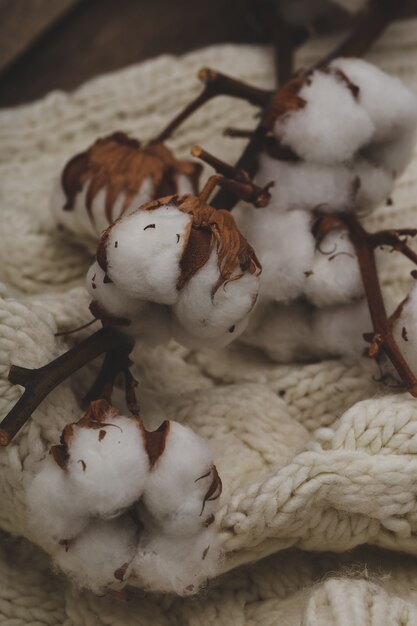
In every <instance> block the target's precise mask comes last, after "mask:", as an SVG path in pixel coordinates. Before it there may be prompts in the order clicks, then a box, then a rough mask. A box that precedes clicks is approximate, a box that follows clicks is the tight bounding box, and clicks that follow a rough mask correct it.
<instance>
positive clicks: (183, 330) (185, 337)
mask: <svg viewBox="0 0 417 626" xmlns="http://www.w3.org/2000/svg"><path fill="white" fill-rule="evenodd" d="M219 278H220V273H219V267H218V254H217V251H216V250H213V252H212V253H211V255H210V258H209V260H208V261H207V262H206V263H205V265H203V267H202V268H200V269H199V270H198V271H197V272H196V273H195V274H194V276H193V277H192V278H191V279H190V280H189V281H188V282H187V284H186V285H185V286H184V287H183V289H182V290H181V291H180V294H179V296H178V301H177V303H176V304H175V305H174V306H173V307H172V312H173V316H174V322H173V335H174V338H176V339H177V340H179V341H180V342H181V343H183V344H185V345H187V346H190V347H199V346H202V345H208V346H209V347H210V346H211V347H217V348H218V347H223V346H225V345H227V344H228V343H230V342H231V341H233V339H235V338H236V336H238V334H239V332H243V330H244V328H245V325H246V322H247V317H248V315H249V313H250V311H251V310H252V309H253V307H254V305H255V302H256V298H257V295H258V290H259V276H258V275H257V274H250V273H249V272H246V273H244V274H242V272H241V270H240V269H239V270H237V271H236V272H235V275H232V277H231V279H230V280H228V281H226V282H224V283H223V284H222V285H220V286H219V287H218V288H217V289H216V285H217V283H218V281H219Z"/></svg>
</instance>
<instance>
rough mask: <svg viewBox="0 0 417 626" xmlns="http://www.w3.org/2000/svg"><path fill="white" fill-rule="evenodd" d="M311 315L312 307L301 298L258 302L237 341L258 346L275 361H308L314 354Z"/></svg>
mask: <svg viewBox="0 0 417 626" xmlns="http://www.w3.org/2000/svg"><path fill="white" fill-rule="evenodd" d="M311 315H312V313H311V307H310V306H308V305H306V304H305V303H304V302H300V301H295V302H294V303H291V304H277V303H270V304H267V305H264V306H259V307H258V309H257V310H256V311H255V312H254V315H253V316H252V317H251V319H250V322H249V326H248V328H247V330H246V331H245V332H244V333H243V335H242V336H241V337H240V341H242V343H245V344H247V345H250V346H254V347H256V348H260V349H261V350H263V352H265V353H266V354H267V355H268V356H269V357H270V358H271V359H272V360H273V361H276V362H277V363H289V362H291V361H301V362H302V361H310V360H311V359H313V358H315V356H316V349H315V346H314V345H313V342H312V341H311Z"/></svg>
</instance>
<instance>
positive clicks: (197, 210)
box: [142, 194, 262, 295]
mask: <svg viewBox="0 0 417 626" xmlns="http://www.w3.org/2000/svg"><path fill="white" fill-rule="evenodd" d="M162 204H173V205H174V206H176V207H177V208H178V209H179V210H180V211H182V212H183V213H187V214H188V215H191V217H192V222H191V223H190V225H189V229H188V233H187V238H186V243H185V246H184V251H183V254H182V257H181V260H180V270H181V273H180V277H179V279H178V282H177V289H178V290H180V289H182V288H183V287H184V286H185V285H186V284H187V283H188V281H189V280H190V279H191V278H192V277H193V276H194V275H195V274H196V272H197V271H198V270H199V269H200V268H201V267H203V266H204V265H205V264H206V263H207V261H208V260H209V257H210V254H211V252H212V250H213V249H214V248H215V249H216V252H217V257H218V268H219V274H220V276H219V280H218V282H217V283H216V285H215V286H214V288H213V295H214V293H215V292H216V291H217V290H218V289H219V287H220V286H221V285H224V284H225V283H226V282H227V281H229V280H236V279H238V278H240V277H241V276H242V275H243V274H244V273H245V272H249V273H250V274H256V275H258V274H260V272H261V269H262V268H261V264H260V262H259V260H258V259H257V257H256V254H255V251H254V249H253V248H252V246H251V245H250V244H249V243H248V241H247V240H246V239H245V237H243V235H242V234H241V232H240V231H239V229H238V227H237V225H236V222H235V220H234V218H233V216H232V215H231V214H230V213H229V212H228V211H222V210H221V209H220V210H219V209H214V208H213V207H211V206H210V205H209V204H207V203H206V202H203V201H202V200H201V199H200V198H199V197H198V196H193V195H191V194H189V195H185V196H168V197H166V198H161V199H160V200H157V201H154V202H149V203H148V204H145V205H143V207H142V210H146V211H152V210H154V209H156V208H158V207H160V206H161V205H162ZM237 269H240V270H241V273H240V274H238V275H234V274H235V272H236V270H237Z"/></svg>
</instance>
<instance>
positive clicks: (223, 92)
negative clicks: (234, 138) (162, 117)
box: [152, 67, 273, 142]
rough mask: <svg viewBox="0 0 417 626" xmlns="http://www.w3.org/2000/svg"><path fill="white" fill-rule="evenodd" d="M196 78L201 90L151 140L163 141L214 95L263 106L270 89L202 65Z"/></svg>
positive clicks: (270, 93)
mask: <svg viewBox="0 0 417 626" xmlns="http://www.w3.org/2000/svg"><path fill="white" fill-rule="evenodd" d="M198 78H199V79H200V80H201V81H202V82H203V83H205V86H204V89H203V91H202V92H201V93H200V94H199V95H198V96H197V97H196V98H195V99H194V100H192V101H191V102H190V103H189V104H187V106H186V107H185V108H184V109H183V110H182V111H181V112H180V113H179V114H178V115H177V116H176V117H175V118H174V119H173V120H172V121H171V122H170V123H169V124H168V125H167V126H166V127H165V128H164V129H163V130H162V131H161V132H160V133H159V135H158V136H157V137H155V138H154V139H153V140H152V142H160V141H165V140H166V139H168V138H169V137H171V135H172V133H173V132H174V130H176V129H177V128H178V126H180V125H181V124H182V123H183V122H184V121H185V120H186V119H187V118H189V117H190V115H192V114H193V113H194V112H195V111H197V110H198V109H199V108H200V107H202V106H203V105H204V104H205V103H206V102H208V101H209V100H211V99H212V98H215V97H216V96H231V97H232V98H240V99H242V100H246V101H247V102H250V103H251V104H254V105H255V106H259V107H263V106H265V105H266V103H267V102H268V100H269V98H270V96H271V95H272V93H273V92H272V91H269V90H266V89H260V88H258V87H252V86H251V85H247V84H246V83H243V82H241V81H240V80H236V79H234V78H231V77H230V76H226V75H225V74H221V73H220V72H216V70H213V69H210V68H207V67H204V68H202V69H201V70H200V71H199V73H198Z"/></svg>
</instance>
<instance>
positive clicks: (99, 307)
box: [86, 261, 171, 345]
mask: <svg viewBox="0 0 417 626" xmlns="http://www.w3.org/2000/svg"><path fill="white" fill-rule="evenodd" d="M86 284H87V290H88V292H89V294H90V295H91V297H92V299H93V304H92V305H91V308H92V312H93V314H94V315H96V316H97V317H100V319H103V322H105V323H106V322H109V323H113V324H114V325H116V326H117V328H118V329H119V330H120V331H123V332H126V333H128V334H130V335H131V336H133V337H135V339H137V340H139V341H144V342H145V343H146V344H147V345H158V344H160V343H164V342H166V341H168V340H169V339H170V338H171V321H170V315H169V311H168V307H166V306H163V305H160V304H154V303H152V302H145V301H144V300H140V299H135V298H132V297H130V296H128V295H127V294H126V293H125V292H124V291H123V290H122V289H120V288H119V287H117V286H116V285H115V284H114V283H113V282H111V281H108V280H107V279H106V274H105V272H104V271H103V270H102V268H101V267H100V266H99V264H98V263H97V261H96V262H94V263H93V264H92V265H91V267H90V269H89V270H88V273H87V283H86Z"/></svg>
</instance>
